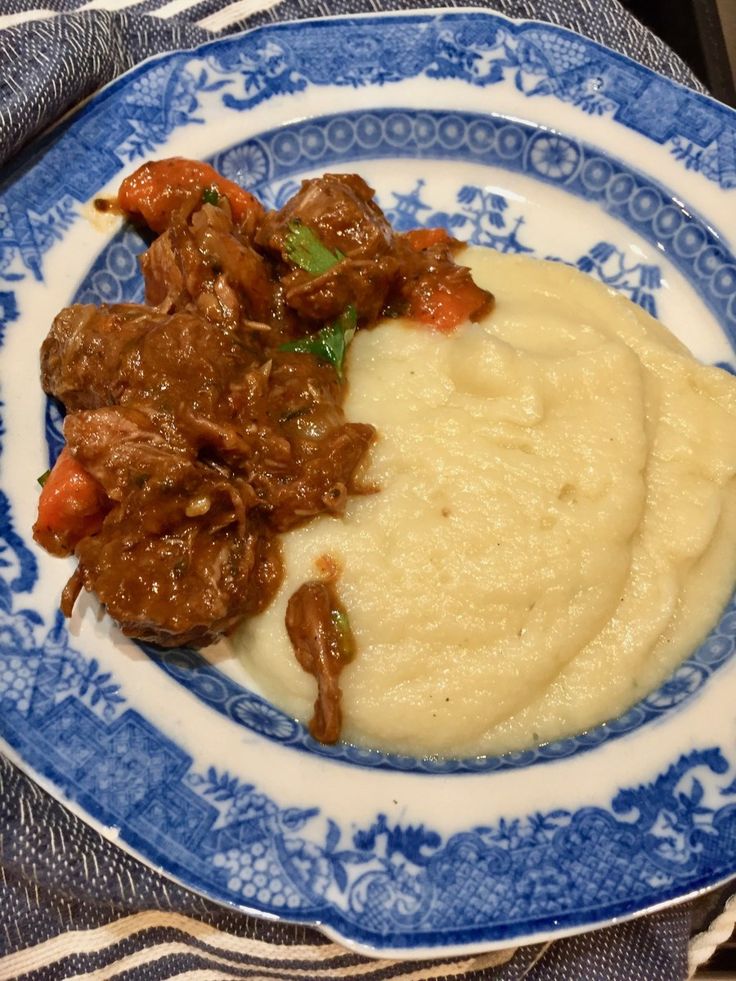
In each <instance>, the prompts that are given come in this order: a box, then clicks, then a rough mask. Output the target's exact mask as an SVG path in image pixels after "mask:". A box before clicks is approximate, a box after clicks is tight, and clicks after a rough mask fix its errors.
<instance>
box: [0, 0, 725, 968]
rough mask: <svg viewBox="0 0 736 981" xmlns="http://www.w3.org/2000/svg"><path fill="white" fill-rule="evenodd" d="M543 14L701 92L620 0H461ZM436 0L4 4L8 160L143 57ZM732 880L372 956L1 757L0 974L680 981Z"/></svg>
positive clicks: (1, 84)
mask: <svg viewBox="0 0 736 981" xmlns="http://www.w3.org/2000/svg"><path fill="white" fill-rule="evenodd" d="M444 5H445V6H453V5H457V6H464V7H467V6H473V5H475V6H488V7H491V8H493V9H496V10H498V11H500V12H501V13H504V14H507V15H511V16H517V17H528V18H536V19H543V20H549V21H552V22H554V23H557V24H561V25H563V26H566V27H570V28H572V29H574V30H577V31H579V32H581V33H584V34H587V35H588V36H590V37H592V38H593V39H594V40H597V41H600V42H602V43H605V44H607V45H608V46H610V47H613V48H616V49H618V50H620V51H622V52H624V53H625V54H628V55H630V56H632V57H634V58H635V59H636V60H638V61H641V62H643V63H645V64H647V65H649V66H650V67H652V68H654V69H655V70H657V71H659V72H661V73H663V74H666V75H669V76H670V77H673V78H675V79H676V80H678V81H680V82H684V83H685V84H689V85H692V86H695V87H697V88H702V86H700V83H699V82H698V81H697V80H696V79H695V78H693V76H692V75H691V74H690V72H689V70H688V69H687V67H686V66H685V65H684V64H683V63H682V62H681V61H680V60H679V59H677V58H676V57H675V56H674V55H673V54H672V52H671V51H670V50H669V49H668V48H667V47H666V46H665V45H664V44H663V43H662V42H661V41H660V40H658V39H657V38H655V37H653V36H652V35H651V34H650V33H649V32H648V31H646V30H645V29H644V28H643V27H642V26H641V25H640V24H638V23H637V22H636V21H635V20H634V19H633V18H632V17H630V16H629V15H628V14H627V13H626V12H625V11H624V10H623V8H622V7H621V6H620V5H619V4H618V3H617V0H495V2H489V3H483V2H482V0H462V2H460V3H457V4H453V3H452V2H451V0H450V2H448V0H445V3H444ZM434 6H437V4H436V2H432V0H414V2H411V0H394V2H391V0H386V2H383V0H333V2H330V0H0V162H5V161H7V160H9V159H10V158H11V157H12V156H13V155H14V154H15V153H16V152H17V151H18V150H20V149H21V147H23V146H24V145H25V144H26V143H27V142H28V141H29V140H30V139H31V138H32V137H33V136H34V135H36V134H38V133H40V132H42V131H43V130H44V129H45V128H47V127H48V126H49V125H51V124H52V123H53V122H54V121H55V120H56V119H58V118H59V117H60V116H61V115H63V114H64V113H65V112H66V111H68V110H69V109H70V108H72V107H73V106H74V105H76V104H77V103H78V102H79V101H80V100H82V99H83V98H85V97H86V96H88V95H89V94H91V93H92V92H94V91H95V90H96V89H97V88H99V86H100V85H102V84H104V83H105V82H107V81H109V80H110V79H111V78H114V77H115V76H116V75H118V74H119V73H121V72H122V71H125V70H126V69H127V68H129V67H131V66H132V65H134V64H135V63H137V62H138V61H140V60H141V59H143V58H146V57H148V56H149V55H152V54H155V53H158V52H162V51H167V50H172V49H176V48H184V47H192V46H194V45H197V44H199V43H201V42H204V41H207V40H210V39H212V38H214V37H218V36H222V35H225V34H229V33H233V32H234V31H237V30H241V29H244V28H247V27H253V26H256V25H259V24H263V23H268V22H274V21H280V20H293V19H299V18H305V17H315V16H323V15H328V14H350V13H357V12H363V11H375V10H381V9H397V8H402V7H411V8H419V7H434ZM726 895H727V890H725V889H724V890H722V891H721V892H720V893H719V892H716V893H714V894H711V895H710V896H709V897H706V898H705V899H701V900H700V901H698V902H690V903H685V904H682V905H680V906H678V907H675V908H672V909H669V910H665V911H662V912H659V913H657V914H654V915H651V916H647V917H642V918H640V919H638V920H635V921H633V922H631V923H628V924H623V925H621V926H618V927H613V928H610V929H607V930H602V931H599V932H597V933H594V934H588V935H585V936H582V937H575V938H569V939H566V940H561V941H557V942H556V943H554V944H540V945H537V946H534V947H527V948H521V949H518V950H509V951H505V952H501V953H498V952H497V953H493V954H484V955H478V956H470V957H464V958H452V959H446V960H442V961H434V962H431V963H418V962H406V961H404V962H400V961H389V960H380V961H372V960H369V959H367V958H365V957H362V956H360V955H357V954H354V953H351V952H349V951H347V950H345V949H344V948H342V947H340V946H338V945H337V944H335V943H332V942H331V941H329V940H328V939H327V938H326V937H324V936H323V935H322V934H321V933H319V932H318V931H316V930H311V929H308V928H304V927H292V926H289V925H286V924H280V923H274V922H269V921H265V920H256V919H253V918H251V917H248V916H245V915H241V914H238V913H236V912H233V911H228V910H225V909H222V908H221V907H218V906H216V905H215V904H213V903H210V902H208V901H206V900H204V899H202V898H201V897H199V896H196V895H194V894H192V893H190V892H188V891H187V890H185V889H183V888H181V887H180V886H178V885H176V884H175V883H172V882H171V881H169V880H167V879H164V878H162V877H161V876H159V875H157V874H156V873H155V872H153V871H151V870H150V869H148V868H146V867H144V866H142V865H141V864H140V863H139V862H137V861H136V860H135V859H133V858H131V857H130V856H129V855H127V854H125V853H123V852H121V851H120V850H119V849H117V848H116V847H115V846H114V845H113V844H111V843H110V842H108V841H106V840H103V839H102V838H100V837H99V835H97V834H96V833H95V832H94V831H92V830H91V829H90V828H88V827H87V826H86V825H85V824H83V823H82V822H81V821H79V820H78V819H76V818H75V817H74V816H73V815H71V814H70V813H69V812H68V811H66V810H65V809H64V808H63V807H62V806H61V805H60V804H59V803H57V802H56V801H54V800H53V799H52V798H50V797H49V796H48V795H46V794H45V793H44V792H43V791H41V790H39V789H38V788H37V787H36V786H35V785H34V784H33V783H32V782H31V781H29V780H28V779H27V778H26V777H25V776H23V775H22V774H21V773H20V772H19V771H18V770H17V769H16V768H15V767H14V766H12V765H11V764H10V763H9V762H7V761H6V760H4V759H3V758H2V757H0V981H2V979H28V981H31V979H34V981H41V979H56V978H89V979H91V978H96V979H104V981H110V979H113V978H114V979H121V981H122V979H125V981H139V979H140V981H144V979H145V981H151V979H163V978H192V979H195V978H196V979H225V978H247V979H252V981H260V979H282V981H292V979H293V981H296V979H304V981H311V979H321V978H324V979H339V978H360V979H363V981H379V979H404V981H408V979H413V981H420V979H421V981H429V979H437V981H440V979H465V981H481V979H482V981H517V979H518V981H520V979H522V978H524V979H526V981H556V979H559V981H563V979H567V981H583V979H585V981H608V979H615V981H678V979H684V978H687V977H688V941H689V939H690V937H691V936H692V934H693V933H694V932H695V931H697V930H700V929H702V928H703V926H704V925H707V924H708V923H709V922H710V921H711V920H712V918H713V916H714V915H716V914H718V913H719V912H720V911H721V909H722V906H723V902H724V900H725V898H726Z"/></svg>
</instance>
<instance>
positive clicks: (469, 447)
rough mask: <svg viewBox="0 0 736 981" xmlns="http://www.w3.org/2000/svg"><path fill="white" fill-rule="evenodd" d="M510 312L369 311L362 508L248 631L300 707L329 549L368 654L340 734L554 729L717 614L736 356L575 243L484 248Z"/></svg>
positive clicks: (463, 736)
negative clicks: (430, 318)
mask: <svg viewBox="0 0 736 981" xmlns="http://www.w3.org/2000/svg"><path fill="white" fill-rule="evenodd" d="M463 261H464V262H466V263H467V264H468V265H469V266H470V267H471V268H472V270H473V273H474V277H475V279H476V281H477V282H479V283H480V284H481V285H483V286H486V287H487V288H489V289H491V290H492V291H493V292H494V293H495V294H496V308H495V310H494V312H493V313H492V314H491V315H490V316H489V317H488V318H487V319H486V321H485V322H483V323H481V324H468V325H466V326H463V327H462V328H460V329H459V330H457V331H456V332H455V333H454V334H452V335H450V336H445V335H442V334H440V333H437V332H435V331H432V330H428V329H427V328H425V327H421V326H417V325H414V324H410V323H408V322H402V321H390V322H386V323H384V324H382V325H381V326H379V327H377V328H376V329H374V330H371V331H365V332H363V333H358V335H357V336H356V338H355V340H354V341H353V343H352V346H351V349H350V354H349V379H350V390H349V395H348V399H347V403H346V412H347V416H348V418H349V419H352V420H356V421H363V422H370V423H372V424H373V425H374V426H376V428H377V430H378V433H379V438H378V441H377V442H376V444H375V447H374V448H373V450H372V453H371V458H370V463H369V466H368V469H367V471H366V473H365V478H366V479H367V480H369V481H371V482H375V483H376V484H377V485H378V486H379V487H380V493H378V494H375V495H373V496H368V497H358V498H355V497H352V498H350V499H349V501H348V506H347V511H346V514H345V516H344V518H343V519H335V518H330V517H323V518H318V519H316V520H314V521H312V522H310V523H309V524H308V525H307V526H305V527H304V528H301V529H299V530H297V531H293V532H290V533H289V534H288V535H286V536H284V539H283V547H284V558H285V567H286V570H287V573H286V579H285V582H284V584H283V587H282V588H281V591H280V593H279V594H278V596H277V597H276V599H275V601H274V602H273V603H272V604H271V606H270V607H269V608H268V610H267V611H266V612H265V613H263V614H262V615H260V616H258V617H256V618H254V619H252V620H250V621H248V622H247V623H246V624H245V626H244V628H243V629H242V630H241V631H240V633H239V638H238V647H239V650H240V651H241V652H242V658H243V660H244V661H245V663H246V665H247V667H248V670H249V671H250V672H251V673H252V675H253V676H254V677H255V679H256V680H257V681H258V683H259V684H260V685H261V686H262V689H263V691H264V693H265V695H266V696H267V697H268V698H270V699H272V700H273V701H274V702H275V703H276V704H277V705H279V706H281V707H282V708H283V709H285V710H286V711H287V712H289V713H291V714H292V715H294V716H297V717H298V718H299V719H302V720H304V721H307V720H308V719H309V718H310V716H311V714H312V705H313V702H314V698H315V693H316V685H315V682H314V679H313V678H312V677H311V676H309V675H307V674H306V673H305V672H304V671H303V670H302V669H301V668H300V667H299V665H298V663H297V662H296V660H295V658H294V654H293V652H292V649H291V646H290V644H289V641H288V638H287V634H286V629H285V627H284V613H285V607H286V603H287V600H288V598H289V596H291V594H292V593H293V592H294V591H295V590H296V589H297V588H298V587H299V586H300V585H301V583H303V582H305V581H306V580H309V579H314V578H317V577H318V565H317V563H318V560H319V559H320V557H321V556H324V555H329V556H331V557H332V558H333V559H335V560H336V562H337V564H338V566H339V568H340V570H341V571H340V576H339V580H338V587H337V588H338V593H339V595H340V597H341V599H342V601H343V603H344V605H345V607H346V608H347V610H348V611H349V615H350V620H351V624H352V627H353V631H354V634H355V638H356V642H357V649H358V654H357V656H356V658H355V660H354V661H353V662H352V663H351V664H350V665H349V666H348V667H347V668H346V669H345V670H344V671H343V673H342V675H341V687H342V691H343V710H344V730H343V735H344V738H345V739H346V740H348V741H352V742H355V743H359V744H362V745H366V746H371V747H376V748H381V749H385V750H393V751H398V752H403V753H410V754H415V755H428V754H441V755H448V754H449V755H456V754H461V755H475V754H486V753H498V752H502V751H505V750H509V749H518V748H521V747H525V746H530V745H532V744H534V743H536V742H546V741H549V740H552V739H556V738H559V737H562V736H565V735H568V734H572V733H575V732H580V731H582V730H584V729H587V728H589V727H591V726H593V725H595V724H597V723H600V722H603V721H604V720H606V719H610V718H612V717H614V716H616V715H618V714H620V713H621V712H622V711H623V710H624V709H626V708H627V707H628V706H629V705H631V704H632V703H633V702H635V701H636V700H638V699H639V698H640V697H642V696H643V695H644V694H645V693H646V692H647V691H649V690H651V689H652V688H653V687H654V686H656V685H657V684H658V683H659V682H660V681H662V680H663V679H664V677H665V676H666V675H667V674H668V673H670V672H671V671H672V669H673V667H674V666H675V665H676V664H677V663H678V662H679V661H681V660H682V659H683V658H684V657H686V656H687V655H688V653H690V652H691V650H692V649H693V647H694V646H695V645H696V644H697V643H698V641H699V640H700V639H701V638H702V637H703V636H704V635H705V633H706V632H707V631H708V629H709V628H710V627H711V626H712V625H713V624H714V622H715V621H716V619H717V617H718V615H719V612H720V611H721V609H722V608H723V606H724V604H725V603H726V602H727V600H728V597H729V595H730V593H731V590H732V588H733V585H734V580H735V579H736V482H735V481H734V474H735V473H736V379H734V378H733V377H731V376H730V375H728V374H727V373H725V372H723V371H721V370H719V369H717V368H711V367H704V366H703V365H701V364H699V363H698V362H697V361H695V360H694V359H693V357H692V356H691V355H690V354H689V353H688V351H687V350H686V348H685V347H683V346H682V344H680V343H679V341H677V340H676V339H675V338H674V337H673V335H672V334H670V333H669V332H668V331H667V330H666V329H665V328H664V327H663V326H662V325H661V324H659V323H658V322H657V321H655V320H653V319H652V318H651V317H649V316H648V315H647V314H646V313H644V312H643V311H642V310H641V309H640V308H639V307H637V306H635V305H634V304H632V303H630V302H629V301H628V300H626V299H625V298H623V297H621V296H620V295H618V294H616V293H614V292H613V291H611V290H609V289H607V288H606V287H604V286H602V285H601V284H599V283H597V282H595V281H594V280H593V279H591V278H589V277H587V276H585V275H584V274H583V273H580V272H578V271H577V270H575V269H571V268H569V267H567V266H565V265H562V264H559V263H550V262H541V261H538V260H533V259H528V258H521V257H518V256H504V255H500V254H498V253H495V252H492V251H489V250H484V249H469V250H468V251H467V252H465V253H463Z"/></svg>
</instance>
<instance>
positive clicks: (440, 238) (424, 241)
mask: <svg viewBox="0 0 736 981" xmlns="http://www.w3.org/2000/svg"><path fill="white" fill-rule="evenodd" d="M404 237H405V238H406V241H407V242H408V243H409V245H410V246H411V247H412V249H414V251H415V252H421V251H422V249H428V248H430V247H431V246H433V245H449V244H450V243H451V242H452V241H453V238H452V236H451V235H450V234H449V232H447V231H445V229H444V228H412V230H411V231H410V232H406V233H405V236H404Z"/></svg>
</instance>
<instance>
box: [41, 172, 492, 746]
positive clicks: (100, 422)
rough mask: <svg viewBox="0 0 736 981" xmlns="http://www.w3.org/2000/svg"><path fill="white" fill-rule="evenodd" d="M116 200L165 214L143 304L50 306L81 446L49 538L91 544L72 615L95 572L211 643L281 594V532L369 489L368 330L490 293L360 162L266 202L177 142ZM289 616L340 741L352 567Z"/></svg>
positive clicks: (47, 374) (52, 344) (67, 601)
mask: <svg viewBox="0 0 736 981" xmlns="http://www.w3.org/2000/svg"><path fill="white" fill-rule="evenodd" d="M118 203H119V206H120V207H121V209H122V210H123V211H124V212H125V213H126V214H127V215H128V216H129V217H131V218H132V219H133V220H135V221H137V222H143V223H146V224H148V226H149V228H150V229H151V230H153V231H154V232H156V233H158V235H157V237H156V238H155V239H154V241H153V243H152V244H151V246H150V247H149V249H148V251H147V252H146V253H145V254H144V255H143V257H142V260H141V267H142V271H143V275H144V278H145V287H146V304H145V305H136V304H116V305H112V306H102V307H100V308H95V307H92V306H86V305H77V306H71V307H68V308H66V309H64V310H62V311H61V313H59V314H58V316H57V317H56V319H55V320H54V323H53V325H52V327H51V330H50V332H49V335H48V337H47V338H46V340H45V341H44V343H43V346H42V349H41V376H42V383H43V388H44V391H45V392H46V393H47V394H48V395H50V396H53V397H54V398H56V399H58V401H59V402H61V403H62V404H63V406H64V408H65V409H66V419H65V424H64V436H65V439H66V447H65V450H64V452H63V454H62V456H61V458H60V459H59V461H58V462H57V465H56V466H55V467H54V469H53V470H52V472H51V475H50V477H49V479H48V481H47V483H46V485H45V487H44V490H43V491H42V495H41V500H40V502H39V516H38V520H37V522H36V524H35V526H34V536H35V538H36V540H37V541H38V542H39V543H40V544H41V545H42V546H44V547H45V548H47V549H48V550H49V551H50V552H52V553H53V554H56V555H68V554H71V553H73V554H74V555H75V556H76V558H77V560H78V566H77V569H76V571H75V573H74V574H73V576H72V578H71V579H70V581H69V583H68V585H67V587H66V589H65V591H64V594H63V597H62V610H63V612H64V613H65V614H66V615H67V616H69V615H70V614H71V612H72V608H73V606H74V602H75V600H76V597H77V595H78V593H79V591H80V590H81V589H82V588H85V589H87V590H89V591H91V592H94V593H95V594H96V595H97V597H98V598H99V600H100V601H101V602H102V603H103V604H104V606H105V607H106V609H107V611H108V612H109V614H110V615H111V616H112V617H113V618H114V619H115V621H116V622H117V623H118V625H119V626H120V628H121V629H122V630H123V632H124V633H125V634H127V635H128V636H130V637H135V638H139V639H141V640H145V641H149V642H152V643H155V644H158V645H162V646H172V645H194V646H202V645H205V644H209V643H211V642H212V641H214V640H216V639H217V638H218V637H219V636H221V635H222V634H224V633H226V632H227V631H229V630H230V629H231V628H233V627H234V626H235V625H236V624H237V623H238V622H239V621H240V620H241V619H242V618H243V617H246V616H249V615H252V614H254V613H256V612H258V611H260V610H262V609H263V608H264V607H265V606H266V605H267V604H268V603H269V601H270V599H271V598H272V596H273V594H274V592H275V590H276V589H277V588H278V585H279V583H280V581H281V574H282V570H281V558H280V550H279V538H278V536H279V533H281V532H285V531H287V530H288V529H290V528H293V527H295V526H296V525H299V524H301V523H303V522H306V521H309V520H310V519H311V518H312V517H314V516H315V515H318V514H325V513H327V514H335V515H339V514H340V513H341V512H342V511H343V509H344V507H345V502H346V499H347V497H348V495H350V494H354V493H361V492H364V491H365V489H364V488H361V487H360V484H359V481H358V480H357V477H356V474H357V472H358V468H359V466H360V463H361V461H362V459H363V457H364V456H365V454H366V452H367V450H368V448H369V446H370V444H371V442H372V440H373V439H374V436H375V432H374V429H373V427H372V426H371V425H370V422H369V421H366V422H365V423H350V422H346V420H345V417H344V414H343V409H342V404H343V398H344V394H345V385H346V379H345V377H344V373H343V371H342V358H343V353H344V348H345V347H346V346H347V344H349V341H350V338H351V336H352V332H353V331H354V329H355V328H357V329H366V328H369V327H370V326H372V325H373V324H374V323H375V322H376V321H377V320H378V319H379V318H381V317H382V316H384V315H385V314H387V313H389V314H393V315H396V314H407V315H409V316H412V317H414V318H415V319H417V320H419V321H423V322H426V323H433V324H434V325H435V326H437V327H438V328H439V329H441V330H450V329H452V328H453V327H454V326H455V325H457V324H458V323H459V322H461V321H463V320H467V319H468V318H470V319H478V318H479V317H481V316H482V315H483V314H484V313H485V312H487V310H488V309H489V307H490V305H491V303H492V297H491V295H490V294H488V293H487V292H486V291H484V290H482V289H480V288H479V287H477V286H476V285H475V284H474V283H473V281H472V279H471V277H470V273H469V272H468V271H467V269H465V268H464V267H462V266H458V265H456V264H455V263H454V261H453V259H452V254H453V252H454V251H456V249H457V248H458V247H459V243H457V242H456V241H455V240H453V239H451V238H450V237H449V236H447V235H446V234H445V233H444V232H442V231H441V230H438V231H432V232H429V233H427V232H424V231H419V232H415V233H409V234H407V235H400V234H397V233H394V232H393V231H392V229H391V227H390V226H389V224H388V222H387V221H386V219H385V217H384V215H383V214H382V213H381V211H380V209H379V208H378V206H377V205H376V203H375V201H374V199H373V192H372V191H371V189H370V188H369V187H368V186H367V185H366V184H365V182H364V181H363V180H362V179H361V178H360V177H357V176H353V175H347V176H346V175H326V176H325V177H322V178H319V179H315V180H309V181H305V182H304V183H303V185H302V187H301V189H300V191H299V192H298V193H297V194H296V195H295V196H294V198H292V199H291V200H290V201H289V202H288V203H287V204H286V205H285V207H284V208H283V209H281V210H280V211H276V212H269V213H266V212H264V210H263V208H262V207H261V205H260V204H259V203H258V202H257V201H256V200H255V199H254V198H253V197H252V196H251V195H250V194H248V192H246V191H244V190H242V189H241V188H238V187H237V186H236V185H234V184H231V183H230V182H229V181H225V180H224V179H223V178H222V177H220V176H219V175H218V174H216V173H215V172H214V171H213V170H212V169H211V168H209V167H208V165H206V164H200V163H196V162H191V161H184V160H180V159H174V160H166V161H159V162H156V163H151V164H146V165H145V166H144V167H142V168H141V169H140V170H139V171H137V172H136V173H135V174H134V175H132V177H130V178H128V179H127V180H126V181H124V182H123V185H122V187H121V189H120V193H119V198H118ZM302 246H304V247H305V248H306V253H305V251H304V248H302ZM287 628H288V631H289V635H290V637H291V638H292V642H293V644H294V647H295V652H296V655H297V657H298V660H299V663H300V664H301V665H302V666H303V667H304V669H305V670H307V671H309V672H310V673H312V674H314V676H315V677H316V679H317V682H318V685H319V689H320V695H319V697H318V700H317V705H316V712H315V718H314V719H313V722H312V732H313V734H314V735H315V737H316V738H318V739H322V740H324V741H334V740H335V739H337V738H338V737H339V731H340V715H339V697H340V696H339V687H338V684H337V675H338V674H339V671H340V669H341V667H342V665H343V663H344V662H345V660H346V657H347V646H350V645H349V644H348V638H349V625H348V621H347V615H346V613H345V611H343V610H342V609H341V607H340V605H339V599H338V597H337V583H336V582H334V581H332V580H328V579H326V580H325V581H324V582H320V581H319V580H318V581H316V582H314V583H306V584H305V585H304V586H303V587H302V588H301V589H300V590H298V591H297V592H296V593H295V595H294V597H292V601H291V603H290V604H289V612H288V616H287ZM346 645H347V646H346ZM341 652H342V653H341Z"/></svg>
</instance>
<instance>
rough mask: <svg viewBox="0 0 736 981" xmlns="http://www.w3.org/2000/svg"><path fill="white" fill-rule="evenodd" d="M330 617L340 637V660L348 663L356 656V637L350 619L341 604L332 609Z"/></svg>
mask: <svg viewBox="0 0 736 981" xmlns="http://www.w3.org/2000/svg"><path fill="white" fill-rule="evenodd" d="M330 619H331V620H332V625H333V627H334V628H335V633H336V634H337V637H338V644H339V647H340V660H341V661H343V663H345V664H348V663H349V662H350V661H352V660H353V658H354V657H355V639H354V638H353V631H352V629H351V627H350V620H349V618H348V615H347V613H346V612H345V610H344V609H342V607H339V606H338V607H333V608H332V610H330Z"/></svg>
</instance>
